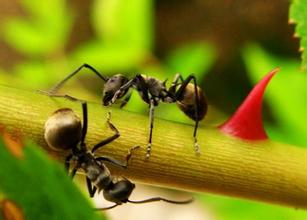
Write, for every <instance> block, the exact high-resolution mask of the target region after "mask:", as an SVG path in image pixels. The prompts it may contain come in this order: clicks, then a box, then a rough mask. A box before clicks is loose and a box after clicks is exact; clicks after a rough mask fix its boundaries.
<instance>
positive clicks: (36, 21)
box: [2, 0, 72, 55]
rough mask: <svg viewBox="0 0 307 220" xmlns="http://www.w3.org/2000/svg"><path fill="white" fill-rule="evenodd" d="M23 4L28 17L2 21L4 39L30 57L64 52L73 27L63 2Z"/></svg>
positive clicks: (30, 2)
mask: <svg viewBox="0 0 307 220" xmlns="http://www.w3.org/2000/svg"><path fill="white" fill-rule="evenodd" d="M21 3H22V4H23V6H24V7H25V9H26V10H27V11H28V13H29V18H28V19H27V20H26V19H25V18H12V19H9V20H8V21H6V22H3V28H2V31H3V32H4V34H3V37H4V39H5V40H6V41H7V42H8V43H9V44H10V45H11V46H13V47H14V48H16V49H17V50H19V51H21V52H23V53H25V54H28V55H48V54H50V53H53V52H57V51H58V50H62V48H61V47H62V45H64V42H65V41H66V38H67V37H68V34H69V30H70V27H71V24H72V16H71V15H70V13H69V12H67V9H66V7H65V5H64V0H46V1H38V0H34V1H33V0H23V1H21ZM55 12H56V13H55Z"/></svg>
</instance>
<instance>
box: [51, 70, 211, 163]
mask: <svg viewBox="0 0 307 220" xmlns="http://www.w3.org/2000/svg"><path fill="white" fill-rule="evenodd" d="M82 68H88V69H90V70H91V71H92V72H93V73H95V74H96V75H97V76H98V77H99V78H101V79H102V80H103V81H104V82H105V85H104V89H103V94H102V97H103V98H102V102H103V105H104V106H109V105H111V104H113V103H114V102H115V101H116V100H117V99H120V98H124V100H123V101H122V103H121V105H120V107H121V108H122V107H123V106H124V105H126V103H127V102H128V101H129V99H130V97H131V92H128V90H129V89H130V88H131V87H132V88H134V89H136V90H137V91H138V93H139V94H140V96H141V98H142V99H143V101H145V102H146V103H147V104H149V121H150V128H149V139H148V144H147V152H146V157H147V158H149V156H150V153H151V145H152V130H153V122H154V119H153V117H154V107H155V106H157V105H158V104H159V102H160V101H162V102H167V103H174V102H176V104H177V106H178V107H179V108H180V110H181V111H183V112H184V113H185V114H186V115H187V116H188V117H190V118H191V119H193V120H194V121H195V125H194V133H193V138H194V148H195V152H196V153H197V154H199V153H200V149H199V145H198V142H197V138H196V136H197V128H198V122H199V121H200V120H202V119H203V118H204V117H205V115H206V113H207V107H208V106H207V101H206V97H205V95H204V93H203V92H202V89H201V88H200V87H198V86H197V83H196V78H195V76H193V75H189V76H188V77H187V78H186V79H185V80H184V79H183V77H182V76H181V75H180V74H176V75H175V77H174V80H173V82H172V84H171V86H170V87H169V88H168V89H167V88H166V81H164V82H162V81H160V80H158V79H156V78H153V77H147V76H143V75H140V74H137V75H136V76H135V77H133V78H132V79H128V78H127V77H125V76H123V75H121V74H116V75H113V76H112V77H110V78H106V77H104V76H102V75H101V74H100V73H99V72H98V71H97V70H96V69H94V68H93V67H92V66H90V65H88V64H83V65H82V66H80V67H79V68H78V69H77V70H75V71H74V72H72V73H71V74H69V75H68V76H67V77H66V78H65V79H63V80H62V81H61V82H59V83H58V84H56V85H55V86H54V87H52V88H51V89H50V90H49V91H48V92H46V93H47V94H48V95H50V96H59V95H56V92H57V91H58V90H59V89H60V88H61V87H62V86H63V85H64V84H65V83H66V82H67V81H68V80H69V79H70V78H71V77H73V76H74V75H75V74H77V73H78V72H79V71H80V70H81V69H82ZM179 81H181V82H179ZM191 81H193V84H192V83H190V82H191ZM177 87H178V88H177ZM66 97H67V96H66Z"/></svg>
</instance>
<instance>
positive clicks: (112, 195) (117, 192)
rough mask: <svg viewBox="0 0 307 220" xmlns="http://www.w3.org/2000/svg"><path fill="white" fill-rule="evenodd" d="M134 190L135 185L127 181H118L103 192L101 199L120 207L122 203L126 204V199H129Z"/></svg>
mask: <svg viewBox="0 0 307 220" xmlns="http://www.w3.org/2000/svg"><path fill="white" fill-rule="evenodd" d="M134 188H135V184H133V183H132V182H130V181H129V180H127V179H123V180H119V181H118V182H116V183H113V184H111V185H110V187H109V188H107V189H105V190H104V191H103V197H104V198H105V199H106V200H108V201H110V202H114V203H116V204H118V205H120V204H122V203H124V202H128V198H129V197H130V195H131V193H132V191H133V189H134Z"/></svg>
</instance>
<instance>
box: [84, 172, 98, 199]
mask: <svg viewBox="0 0 307 220" xmlns="http://www.w3.org/2000/svg"><path fill="white" fill-rule="evenodd" d="M86 185H87V190H88V193H89V194H90V197H91V198H92V197H94V195H95V193H96V191H97V187H96V186H92V182H91V180H90V179H89V178H88V177H86Z"/></svg>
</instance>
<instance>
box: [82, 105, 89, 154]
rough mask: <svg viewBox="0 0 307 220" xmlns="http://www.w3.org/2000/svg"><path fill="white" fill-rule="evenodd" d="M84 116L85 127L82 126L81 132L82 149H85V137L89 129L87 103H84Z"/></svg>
mask: <svg viewBox="0 0 307 220" xmlns="http://www.w3.org/2000/svg"><path fill="white" fill-rule="evenodd" d="M82 114H83V125H82V131H81V148H83V149H85V148H86V147H85V137H86V133H87V127H88V119H87V117H88V114H87V103H86V102H82Z"/></svg>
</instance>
